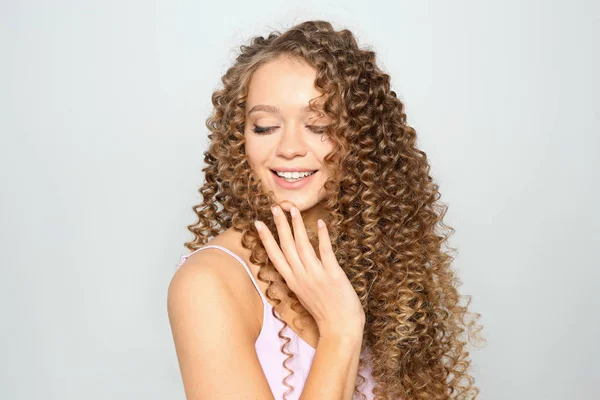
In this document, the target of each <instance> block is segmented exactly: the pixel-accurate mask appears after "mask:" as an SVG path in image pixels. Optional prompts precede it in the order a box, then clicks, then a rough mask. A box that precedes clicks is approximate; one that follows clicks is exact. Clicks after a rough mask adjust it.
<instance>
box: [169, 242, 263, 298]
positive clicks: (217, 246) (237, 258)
mask: <svg viewBox="0 0 600 400" xmlns="http://www.w3.org/2000/svg"><path fill="white" fill-rule="evenodd" d="M211 247H212V248H215V249H221V250H223V251H224V252H225V253H227V254H229V255H230V256H232V257H233V258H235V259H236V260H238V261H239V262H240V263H241V264H242V265H243V266H244V268H245V269H246V272H247V273H248V275H250V279H251V280H252V284H253V285H254V287H255V288H256V291H257V292H258V294H259V295H260V298H261V299H262V301H263V303H264V304H265V305H266V304H268V302H267V299H266V298H265V296H264V295H263V293H262V292H261V291H260V287H259V286H258V283H256V280H255V279H254V276H253V275H252V272H251V271H250V268H249V267H248V265H247V264H246V263H245V262H244V260H242V258H241V257H240V256H238V255H237V254H235V253H234V252H232V251H231V250H229V249H227V248H225V247H223V246H219V245H216V244H210V245H206V246H203V247H200V248H199V249H196V250H194V251H192V252H191V253H189V254H186V255H184V256H183V257H181V260H180V261H179V265H178V267H181V266H182V265H183V263H184V262H185V260H186V259H187V258H188V257H189V256H191V255H192V254H194V253H196V252H197V251H200V250H204V249H210V248H211Z"/></svg>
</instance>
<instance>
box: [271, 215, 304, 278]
mask: <svg viewBox="0 0 600 400" xmlns="http://www.w3.org/2000/svg"><path fill="white" fill-rule="evenodd" d="M272 210H273V218H274V219H275V226H277V233H278V234H279V246H280V247H281V250H282V251H283V254H284V255H285V258H286V259H287V263H288V264H289V265H290V267H291V269H292V272H293V273H303V272H305V269H304V265H303V264H302V260H300V256H299V255H298V252H297V250H296V242H295V241H294V236H293V235H292V230H291V229H290V224H288V221H287V218H286V216H285V214H284V212H283V210H282V209H281V207H279V206H275V207H273V208H272Z"/></svg>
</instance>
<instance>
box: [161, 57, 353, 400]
mask: <svg viewBox="0 0 600 400" xmlns="http://www.w3.org/2000/svg"><path fill="white" fill-rule="evenodd" d="M315 77H316V71H315V70H314V69H313V68H312V67H310V66H308V65H307V64H305V63H302V62H298V61H295V60H294V61H292V60H289V59H287V58H279V59H276V60H273V61H271V62H269V63H267V64H265V65H263V66H261V67H260V68H259V69H258V70H257V71H256V72H255V73H254V75H253V77H252V79H251V82H250V86H249V92H248V99H247V106H248V109H247V112H249V111H250V110H251V109H252V108H253V107H254V106H255V105H270V106H275V108H276V109H277V110H278V111H276V112H267V111H256V112H253V113H249V114H247V124H246V132H245V135H246V143H245V146H246V153H247V156H248V160H249V162H250V165H251V168H252V169H253V170H254V171H255V172H257V174H258V175H259V177H260V178H261V181H262V182H263V184H264V185H265V186H266V187H265V188H266V189H267V190H269V189H270V190H273V191H274V193H275V195H276V200H277V202H278V203H281V204H282V207H283V208H284V209H283V210H281V209H279V210H280V211H285V212H290V211H291V205H292V203H293V204H295V205H297V206H298V208H300V210H301V211H302V213H301V214H302V215H300V213H299V214H298V215H300V217H296V218H292V226H293V229H294V235H292V230H291V228H290V226H289V224H288V222H287V219H286V217H285V215H284V214H283V212H280V214H279V215H276V216H274V219H275V224H276V226H277V229H278V234H279V238H280V240H281V247H279V245H278V244H277V243H276V242H275V240H274V238H273V236H272V235H271V233H270V232H268V229H263V230H262V232H260V234H259V235H260V237H261V240H263V244H264V245H265V248H266V249H267V252H268V253H269V258H270V259H271V261H272V262H273V264H274V265H275V266H276V268H277V269H278V270H279V272H280V273H281V274H282V276H283V277H284V279H286V282H288V285H289V286H290V289H292V290H293V291H294V292H295V293H296V295H297V297H298V298H299V299H300V301H301V302H302V304H303V305H304V307H305V308H306V309H307V310H308V311H309V312H310V313H311V314H312V315H313V317H314V320H315V321H317V325H318V328H319V335H318V338H319V339H318V342H317V343H316V353H315V357H314V359H313V363H312V367H311V370H310V373H309V375H308V377H307V381H306V383H305V386H304V390H303V392H302V394H301V397H300V398H301V399H302V400H312V399H324V398H327V399H351V398H352V393H353V391H354V384H355V382H356V375H357V370H358V360H359V357H360V348H361V342H362V331H363V327H364V313H363V310H362V307H361V306H360V302H359V300H358V297H357V296H356V293H355V292H354V290H353V288H352V286H351V284H350V282H349V281H348V280H347V278H346V276H345V274H344V272H343V271H342V270H341V268H340V267H339V264H338V263H337V260H335V256H334V254H333V253H332V252H331V243H330V241H329V235H328V233H327V228H326V227H325V228H321V229H318V228H317V219H319V218H320V219H324V220H325V221H326V220H327V218H326V217H327V216H326V215H324V214H323V211H322V209H320V205H319V204H318V203H319V200H320V197H319V196H320V190H321V189H322V186H323V184H324V182H325V180H326V179H327V178H328V176H329V175H328V171H327V170H326V169H325V168H324V166H323V164H322V160H323V157H324V156H325V155H326V154H328V152H329V151H331V148H332V143H331V141H330V140H329V139H327V140H322V135H319V134H318V130H317V129H315V126H317V125H319V124H321V125H322V124H326V123H327V120H326V119H322V118H321V119H318V118H316V117H315V115H313V114H311V113H310V112H308V111H306V106H307V105H308V102H309V101H310V100H311V99H313V98H315V97H317V96H318V95H319V92H318V91H317V90H316V88H315V87H314V85H313V82H314V79H315ZM256 125H259V126H267V127H271V128H272V129H271V130H270V131H269V132H268V133H267V134H264V135H259V134H257V133H255V132H254V131H253V130H252V129H255V127H256ZM317 127H318V126H317ZM281 166H288V167H298V166H300V167H307V169H318V170H319V171H318V172H317V174H315V177H314V178H317V179H313V182H311V183H310V184H308V185H305V186H304V187H303V188H302V189H299V190H295V191H293V190H284V189H283V188H281V187H279V186H278V185H276V183H275V181H274V178H273V176H272V173H271V172H270V168H273V167H281ZM285 200H288V202H286V201H285ZM300 210H299V211H300ZM304 224H306V225H304ZM263 226H264V225H263ZM307 229H314V230H315V232H317V235H318V237H319V249H320V255H321V260H323V262H322V263H321V261H320V260H319V259H318V258H317V257H316V254H315V253H314V250H313V249H312V247H311V246H310V244H308V246H307V243H308V239H307V234H306V230H307ZM294 236H298V239H297V240H298V243H299V244H298V245H297V244H296V239H295V238H294ZM224 237H227V239H223V238H224ZM221 239H223V240H221ZM240 239H241V238H240V237H239V233H237V232H233V231H231V230H227V231H226V232H224V233H222V234H221V235H219V236H218V237H217V238H214V239H213V240H211V243H215V244H216V243H221V244H227V246H226V247H230V248H234V249H236V252H237V253H239V254H241V248H240V247H241V246H237V244H234V242H235V243H237V242H241V240H240ZM219 240H221V241H219ZM311 251H312V253H311ZM328 252H329V253H328ZM254 274H255V275H256V272H254ZM344 279H345V281H344ZM331 288H336V289H339V290H331ZM294 289H295V290H294ZM253 290H254V287H253V285H252V283H251V281H250V280H249V279H248V276H247V274H246V271H244V270H243V269H242V268H240V265H239V263H238V262H237V261H236V260H234V259H233V258H232V257H230V256H229V255H227V254H225V253H223V252H221V251H219V250H216V249H206V250H204V251H200V252H197V253H195V254H194V255H192V256H191V257H189V258H188V259H187V260H186V262H185V263H184V264H183V265H182V266H181V267H180V268H179V270H178V271H177V272H176V273H175V275H174V277H173V279H172V281H171V284H170V286H169V292H168V312H169V319H170V323H171V329H172V332H173V338H174V342H175V348H176V351H177V357H178V360H179V365H180V370H181V375H182V380H183V385H184V388H185V393H186V396H187V399H214V398H218V399H224V400H228V399H260V400H267V399H273V394H272V393H271V391H270V388H269V385H268V382H267V379H266V377H265V375H264V373H263V371H262V368H261V366H260V363H259V361H258V357H257V355H256V350H255V347H254V343H255V341H256V338H257V335H258V332H259V330H260V325H259V324H258V323H257V320H258V321H260V320H261V319H262V307H261V308H260V312H261V313H260V316H259V315H258V314H257V313H258V310H259V308H258V307H257V308H256V311H254V310H255V309H254V308H251V307H249V303H251V302H252V301H249V299H250V298H251V297H250V296H252V294H251V291H253ZM255 294H256V293H255ZM313 313H314V314H313ZM282 317H284V318H285V320H286V322H288V321H291V319H292V318H287V317H286V316H285V315H284V314H282ZM288 324H289V322H288Z"/></svg>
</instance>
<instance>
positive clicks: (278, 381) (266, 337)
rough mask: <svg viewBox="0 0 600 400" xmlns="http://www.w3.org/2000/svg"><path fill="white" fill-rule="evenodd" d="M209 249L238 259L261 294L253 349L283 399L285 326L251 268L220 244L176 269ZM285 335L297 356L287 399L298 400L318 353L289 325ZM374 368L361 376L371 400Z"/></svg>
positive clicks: (277, 395) (277, 396)
mask: <svg viewBox="0 0 600 400" xmlns="http://www.w3.org/2000/svg"><path fill="white" fill-rule="evenodd" d="M208 248H217V249H221V250H222V251H224V252H226V253H227V254H229V255H231V256H232V257H233V258H235V259H236V260H238V261H239V262H240V263H241V264H242V265H243V266H244V269H245V270H246V272H247V273H248V275H249V276H250V279H251V280H252V284H253V285H254V287H255V288H256V290H257V291H258V294H259V295H260V298H261V299H262V302H263V325H262V328H261V331H260V334H259V335H258V338H257V339H256V342H255V343H254V348H255V349H256V354H257V356H258V359H259V361H260V365H261V367H262V370H263V372H264V374H265V376H266V378H267V381H268V382H269V386H270V387H271V391H272V392H273V396H274V397H275V399H276V400H280V399H281V400H283V394H284V393H285V391H286V390H289V388H287V387H286V386H285V385H284V384H283V379H284V378H285V377H286V376H287V375H288V374H289V372H288V371H287V370H286V369H285V368H284V367H283V361H284V360H285V358H286V356H285V355H284V354H283V353H282V352H281V350H280V348H281V346H283V345H284V344H285V341H284V340H283V339H280V338H279V336H278V333H279V331H280V329H281V328H282V327H283V323H282V322H280V321H279V320H278V319H276V318H275V317H273V315H272V314H271V310H272V309H273V306H271V304H270V303H269V302H268V301H267V299H266V298H265V296H264V295H263V293H262V292H261V290H260V287H259V286H258V283H257V282H256V280H255V279H254V276H253V275H252V272H251V271H250V268H249V267H248V265H247V264H246V263H245V262H244V260H242V258H241V257H239V256H238V255H237V254H235V253H233V252H232V251H231V250H229V249H227V248H225V247H222V246H218V245H206V246H203V247H201V248H199V249H197V250H195V251H193V252H191V253H189V254H187V255H184V256H182V257H181V259H180V261H179V264H178V265H177V268H179V267H181V266H182V265H183V263H184V262H185V260H186V259H187V258H188V257H189V256H191V255H192V254H194V253H196V252H197V251H200V250H204V249H208ZM275 314H276V315H277V316H278V317H280V318H281V316H280V315H279V313H278V312H277V311H275ZM283 334H284V335H285V336H287V337H289V338H290V343H289V344H288V345H287V350H288V352H290V353H293V354H294V357H293V358H291V359H290V360H289V361H288V362H287V367H288V368H289V369H291V370H293V371H294V374H293V375H291V376H290V377H289V378H288V380H287V383H288V384H289V385H291V386H293V387H294V389H293V391H291V392H289V393H288V394H287V396H286V397H287V399H288V400H297V399H298V398H299V397H300V394H301V393H302V389H303V388H304V383H305V382H306V378H307V377H308V372H309V371H310V367H311V365H312V360H313V357H314V355H315V352H316V350H315V349H314V348H313V347H311V346H310V345H309V344H308V343H307V342H306V341H305V340H304V339H302V338H301V337H300V336H299V335H298V334H297V333H296V332H294V331H293V330H292V329H290V327H289V326H286V328H285V329H284V330H283ZM361 355H362V356H365V357H366V359H367V362H369V358H368V356H369V355H370V353H369V351H368V349H365V350H363V353H362V354H361ZM371 372H372V367H371V364H370V363H369V364H368V365H367V367H366V369H365V371H364V372H362V375H363V376H364V377H365V378H366V379H367V381H366V382H364V383H363V384H362V385H361V386H360V387H359V389H361V390H362V392H363V393H364V394H365V396H366V397H367V399H368V400H372V399H373V397H374V396H373V393H372V390H373V386H374V381H373V377H372V375H371ZM353 399H361V396H360V395H359V394H356V393H355V394H354V397H353Z"/></svg>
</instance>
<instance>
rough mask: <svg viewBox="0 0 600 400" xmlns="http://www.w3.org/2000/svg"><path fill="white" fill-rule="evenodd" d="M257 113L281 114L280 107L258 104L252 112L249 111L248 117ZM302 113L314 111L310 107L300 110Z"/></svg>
mask: <svg viewBox="0 0 600 400" xmlns="http://www.w3.org/2000/svg"><path fill="white" fill-rule="evenodd" d="M255 111H266V112H269V113H274V114H277V113H279V112H281V110H280V109H279V107H276V106H271V105H266V104H257V105H255V106H254V107H252V108H251V109H250V111H248V115H250V114H252V113H253V112H255ZM300 111H303V112H308V111H312V110H311V109H310V107H309V106H306V107H304V108H302V110H300Z"/></svg>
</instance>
